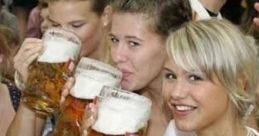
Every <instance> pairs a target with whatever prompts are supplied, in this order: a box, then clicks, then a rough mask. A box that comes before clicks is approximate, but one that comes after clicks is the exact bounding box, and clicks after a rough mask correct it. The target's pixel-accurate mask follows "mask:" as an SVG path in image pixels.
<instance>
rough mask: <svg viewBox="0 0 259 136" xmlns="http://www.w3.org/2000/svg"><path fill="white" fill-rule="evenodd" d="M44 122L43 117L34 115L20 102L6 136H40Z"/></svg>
mask: <svg viewBox="0 0 259 136" xmlns="http://www.w3.org/2000/svg"><path fill="white" fill-rule="evenodd" d="M44 120H45V117H44V116H40V115H38V114H36V113H34V112H33V111H32V110H30V109H29V108H28V107H26V105H24V104H23V103H22V102H21V103H20V107H19V109H18V111H17V114H16V116H15V118H14V120H13V121H12V123H11V125H10V126H9V128H8V131H7V136H18V135H22V136H40V134H41V130H42V128H43V126H44Z"/></svg>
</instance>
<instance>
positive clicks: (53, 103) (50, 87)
mask: <svg viewBox="0 0 259 136" xmlns="http://www.w3.org/2000/svg"><path fill="white" fill-rule="evenodd" d="M42 40H43V52H42V54H41V55H40V56H39V57H38V58H37V60H36V61H34V62H33V63H32V64H31V65H30V67H29V76H28V82H27V83H26V84H25V90H24V91H23V94H22V101H23V102H24V103H25V104H26V105H28V106H29V107H30V108H32V109H33V110H36V111H37V112H38V113H42V114H51V113H53V112H54V111H58V110H59V101H60V98H61V91H62V88H63V86H64V84H65V82H66V79H67V77H68V76H69V75H71V73H72V72H73V68H74V65H75V64H74V63H75V61H77V59H78V55H79V53H80V48H81V41H80V39H79V38H78V37H77V36H76V35H75V34H74V33H73V32H71V31H68V30H64V29H61V28H51V29H49V30H47V31H46V32H45V33H44V35H43V39H42Z"/></svg>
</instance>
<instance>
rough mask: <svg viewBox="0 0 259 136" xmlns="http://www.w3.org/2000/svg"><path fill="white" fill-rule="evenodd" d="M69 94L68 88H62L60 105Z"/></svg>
mask: <svg viewBox="0 0 259 136" xmlns="http://www.w3.org/2000/svg"><path fill="white" fill-rule="evenodd" d="M68 94H69V90H68V89H63V90H62V94H61V98H60V105H62V104H63V103H64V102H65V100H66V97H67V96H68Z"/></svg>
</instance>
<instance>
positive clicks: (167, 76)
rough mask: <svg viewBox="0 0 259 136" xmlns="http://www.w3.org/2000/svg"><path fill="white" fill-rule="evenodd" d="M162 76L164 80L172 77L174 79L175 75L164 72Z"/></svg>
mask: <svg viewBox="0 0 259 136" xmlns="http://www.w3.org/2000/svg"><path fill="white" fill-rule="evenodd" d="M164 78H165V79H166V80H173V79H176V78H177V77H176V75H175V74H174V73H165V74H164Z"/></svg>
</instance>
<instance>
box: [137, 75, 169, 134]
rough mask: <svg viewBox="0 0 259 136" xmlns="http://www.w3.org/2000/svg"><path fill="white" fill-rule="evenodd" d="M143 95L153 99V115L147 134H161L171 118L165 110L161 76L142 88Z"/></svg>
mask: <svg viewBox="0 0 259 136" xmlns="http://www.w3.org/2000/svg"><path fill="white" fill-rule="evenodd" d="M141 92H142V95H144V96H146V97H148V98H149V99H151V101H152V107H151V115H150V121H149V126H148V132H147V136H161V135H163V134H164V132H165V130H166V127H167V124H168V122H169V120H170V117H169V116H168V113H167V112H165V110H164V106H163V99H162V82H161V78H160V76H159V77H157V79H155V80H153V81H152V82H151V83H150V85H149V86H148V87H146V88H144V89H142V90H141Z"/></svg>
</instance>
